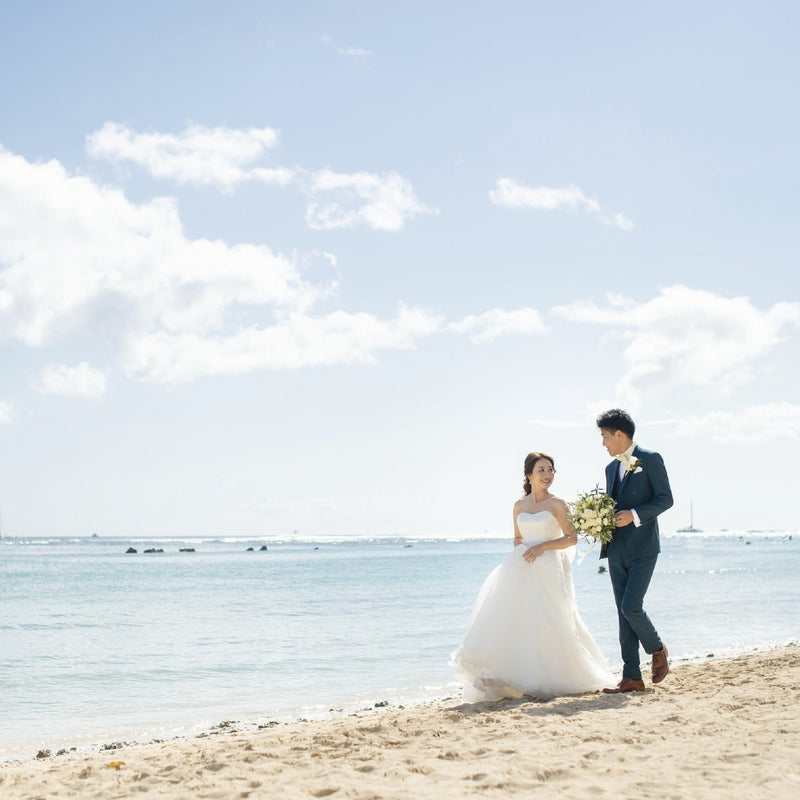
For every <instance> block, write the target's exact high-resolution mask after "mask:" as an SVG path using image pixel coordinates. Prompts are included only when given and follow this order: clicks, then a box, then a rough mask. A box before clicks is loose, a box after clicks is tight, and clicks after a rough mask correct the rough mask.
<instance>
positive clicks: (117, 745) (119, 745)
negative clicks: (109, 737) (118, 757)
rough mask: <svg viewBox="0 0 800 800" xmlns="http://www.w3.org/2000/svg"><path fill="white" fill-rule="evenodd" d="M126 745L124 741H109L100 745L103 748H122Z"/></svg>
mask: <svg viewBox="0 0 800 800" xmlns="http://www.w3.org/2000/svg"><path fill="white" fill-rule="evenodd" d="M123 747H125V743H124V742H109V743H106V744H104V745H102V746H101V747H100V749H101V750H122V748H123Z"/></svg>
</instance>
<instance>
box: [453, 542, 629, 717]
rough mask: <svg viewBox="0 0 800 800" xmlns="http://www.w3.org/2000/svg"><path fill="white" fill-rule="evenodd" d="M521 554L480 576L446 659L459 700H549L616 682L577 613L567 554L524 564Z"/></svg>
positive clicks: (549, 552)
mask: <svg viewBox="0 0 800 800" xmlns="http://www.w3.org/2000/svg"><path fill="white" fill-rule="evenodd" d="M525 549H526V545H518V546H517V547H515V548H514V551H513V552H512V553H511V554H510V555H509V557H508V558H507V559H506V560H505V561H504V562H503V563H502V564H501V565H500V566H498V567H497V568H496V569H494V570H493V571H492V573H491V574H490V575H489V577H488V578H487V579H486V581H485V582H484V584H483V586H482V588H481V590H480V593H479V594H478V599H477V601H476V603H475V607H474V609H473V611H472V615H471V617H470V620H469V624H468V626H467V632H466V634H465V636H464V641H463V643H462V645H461V647H459V648H458V650H456V651H455V652H454V653H453V655H452V662H451V663H452V665H453V667H454V669H455V671H456V674H457V676H458V677H459V679H460V680H461V682H462V684H463V688H464V700H465V701H466V702H469V703H474V702H478V701H480V700H495V699H499V698H501V697H522V696H524V695H530V696H533V697H537V698H542V699H549V698H552V697H557V696H561V695H569V694H580V693H583V692H590V691H595V690H597V689H601V688H603V687H604V686H611V685H613V683H615V682H616V681H614V680H613V678H612V676H611V674H610V673H609V671H608V668H607V666H606V663H605V660H604V658H603V656H602V654H601V653H600V650H599V649H598V647H597V645H596V644H595V642H594V640H593V639H592V637H591V635H590V634H589V631H588V630H587V629H586V626H585V625H584V624H583V621H582V620H581V618H580V614H579V613H578V608H577V605H576V602H575V589H574V586H573V583H572V565H571V563H570V557H569V555H568V554H567V553H566V552H565V551H564V550H547V551H545V552H544V553H543V554H542V555H541V556H540V557H539V558H537V559H536V560H535V561H534V562H533V563H532V564H529V563H528V562H526V561H525V559H524V558H523V557H522V556H523V553H524V552H525Z"/></svg>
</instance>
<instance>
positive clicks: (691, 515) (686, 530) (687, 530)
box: [678, 501, 703, 533]
mask: <svg viewBox="0 0 800 800" xmlns="http://www.w3.org/2000/svg"><path fill="white" fill-rule="evenodd" d="M702 532H703V531H702V529H701V528H695V526H694V505H693V503H692V502H691V501H690V502H689V526H688V527H687V528H678V533H702Z"/></svg>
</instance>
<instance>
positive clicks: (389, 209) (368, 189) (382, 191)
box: [306, 169, 438, 231]
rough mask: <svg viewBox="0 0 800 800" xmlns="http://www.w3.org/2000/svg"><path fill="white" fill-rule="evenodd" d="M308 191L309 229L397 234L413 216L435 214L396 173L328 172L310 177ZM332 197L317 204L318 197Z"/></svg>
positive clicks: (321, 172) (435, 211) (327, 170)
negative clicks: (360, 229)
mask: <svg viewBox="0 0 800 800" xmlns="http://www.w3.org/2000/svg"><path fill="white" fill-rule="evenodd" d="M308 191H309V193H310V194H311V196H312V197H313V198H315V199H314V200H313V201H312V202H310V203H309V205H308V208H307V211H306V221H307V222H308V224H309V226H310V227H311V228H316V229H334V228H352V227H354V226H356V225H362V224H363V225H366V226H367V227H370V228H373V229H375V230H383V231H398V230H400V229H401V228H402V227H403V226H404V225H405V223H406V221H407V220H408V219H410V218H411V217H413V216H415V215H416V214H422V213H426V214H437V213H438V211H437V210H436V209H432V208H428V207H427V206H425V205H423V204H422V203H421V202H420V201H419V200H418V199H417V197H416V195H415V194H414V190H413V189H412V187H411V184H410V183H409V182H408V181H407V180H406V179H405V178H403V177H402V176H401V175H398V174H397V173H394V172H390V173H387V174H385V175H377V174H374V173H371V172H354V173H342V172H334V171H332V170H329V169H324V170H320V171H319V172H316V173H314V174H313V175H312V176H311V180H310V182H309V185H308ZM326 195H327V196H331V197H332V199H331V200H328V201H322V202H321V201H318V200H317V199H316V198H318V197H320V196H326Z"/></svg>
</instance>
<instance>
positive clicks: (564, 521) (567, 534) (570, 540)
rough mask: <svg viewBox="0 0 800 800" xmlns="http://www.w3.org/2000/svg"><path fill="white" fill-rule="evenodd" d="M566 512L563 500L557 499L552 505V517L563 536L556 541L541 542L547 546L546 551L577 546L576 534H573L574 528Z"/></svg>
mask: <svg viewBox="0 0 800 800" xmlns="http://www.w3.org/2000/svg"><path fill="white" fill-rule="evenodd" d="M567 511H568V509H567V504H566V503H565V502H564V501H563V500H561V499H558V500H556V502H555V503H554V504H553V516H554V517H555V518H556V519H557V520H558V524H559V525H560V526H561V533H563V534H564V535H563V536H561V537H559V538H558V539H553V540H551V541H549V542H543V544H546V545H548V547H547V548H546V549H547V550H563V549H564V548H565V547H572V546H573V545H576V544H578V534H577V533H575V528H574V527H573V526H572V522H571V520H570V518H569V515H568V514H567Z"/></svg>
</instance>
